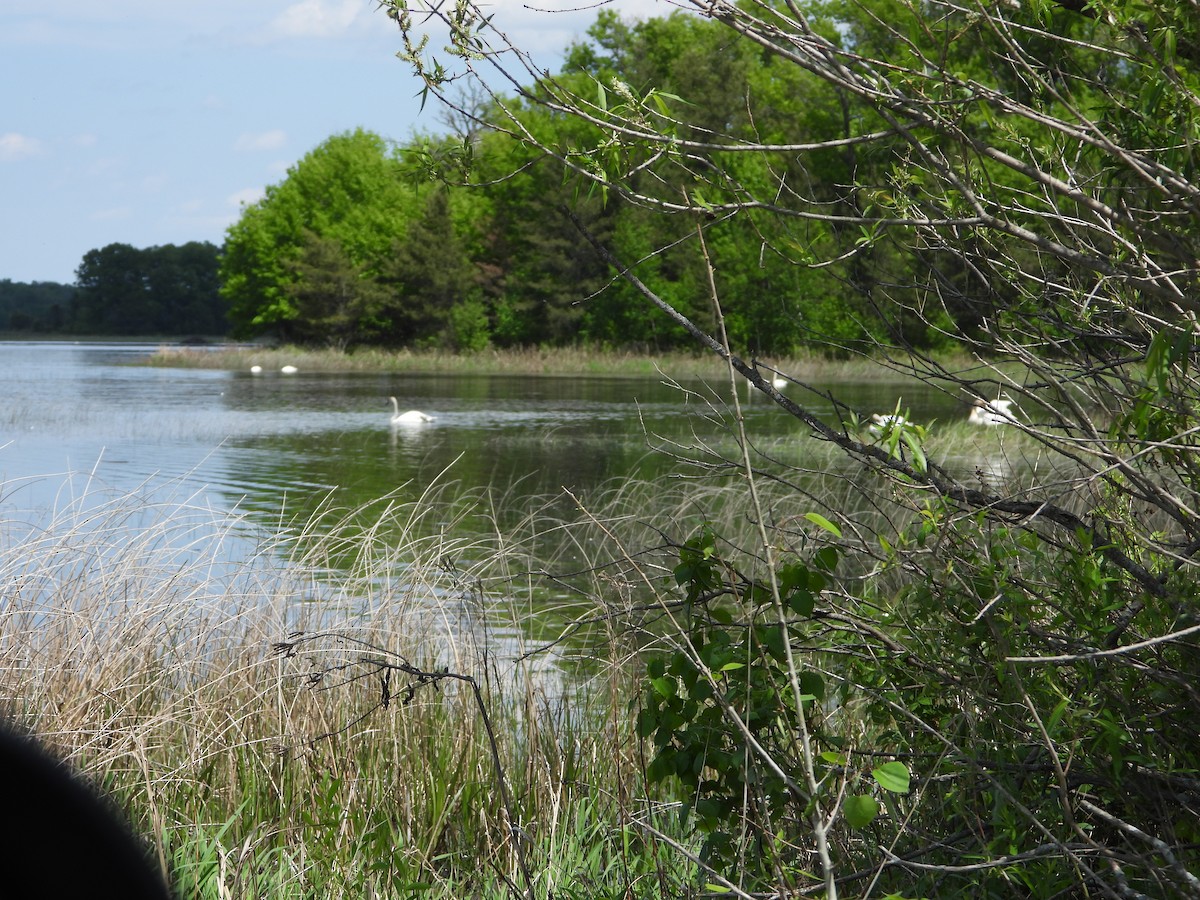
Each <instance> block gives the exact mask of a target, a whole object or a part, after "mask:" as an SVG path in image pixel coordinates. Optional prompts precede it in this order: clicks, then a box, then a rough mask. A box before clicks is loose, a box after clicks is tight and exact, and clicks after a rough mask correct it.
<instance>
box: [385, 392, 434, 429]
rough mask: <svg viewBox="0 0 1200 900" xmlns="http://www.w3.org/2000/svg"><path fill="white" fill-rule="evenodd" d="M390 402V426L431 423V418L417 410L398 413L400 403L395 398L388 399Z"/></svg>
mask: <svg viewBox="0 0 1200 900" xmlns="http://www.w3.org/2000/svg"><path fill="white" fill-rule="evenodd" d="M388 399H389V400H391V401H392V424H393V425H424V424H425V423H426V422H432V421H433V416H431V415H427V414H426V413H423V412H421V411H420V410H419V409H410V410H409V411H408V412H400V403H399V401H397V400H396V398H395V397H388Z"/></svg>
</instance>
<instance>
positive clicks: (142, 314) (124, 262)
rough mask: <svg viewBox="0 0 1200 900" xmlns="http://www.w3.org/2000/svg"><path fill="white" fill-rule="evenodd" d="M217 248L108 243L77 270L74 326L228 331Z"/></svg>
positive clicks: (98, 330) (97, 330)
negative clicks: (222, 298) (221, 295)
mask: <svg viewBox="0 0 1200 900" xmlns="http://www.w3.org/2000/svg"><path fill="white" fill-rule="evenodd" d="M219 254H220V251H219V249H218V248H217V247H216V246H215V245H213V244H209V243H201V242H195V241H193V242H191V243H188V244H184V245H183V246H175V245H173V244H167V245H165V246H162V247H148V248H145V249H138V248H136V247H133V246H130V245H129V244H109V245H108V246H106V247H102V248H100V249H98V250H90V251H88V252H87V253H86V254H84V257H83V260H82V262H81V263H80V265H79V268H78V269H77V270H76V277H77V282H76V283H77V286H78V294H77V302H76V304H75V313H74V319H75V320H74V322H73V329H74V330H75V331H79V332H84V333H91V334H126V335H145V334H210V335H216V334H224V333H225V331H226V325H225V319H224V307H223V304H222V302H221V298H220V295H219V292H218V281H217V268H218V257H219Z"/></svg>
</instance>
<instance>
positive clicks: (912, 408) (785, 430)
mask: <svg viewBox="0 0 1200 900" xmlns="http://www.w3.org/2000/svg"><path fill="white" fill-rule="evenodd" d="M154 349H155V347H154V346H151V345H135V344H124V345H113V344H69V343H45V344H13V343H8V344H0V379H2V380H3V383H4V384H5V388H6V398H5V399H6V402H5V404H4V406H3V412H2V413H0V445H3V446H2V449H0V478H5V479H25V478H31V477H34V478H35V479H36V482H31V483H30V485H29V487H28V490H26V494H28V495H37V496H36V497H32V499H34V500H37V499H40V500H42V501H44V502H45V503H47V504H52V503H53V502H54V494H55V492H56V491H57V490H58V487H59V486H60V485H61V483H62V478H63V477H64V476H65V474H66V473H70V472H79V471H95V474H96V477H97V478H99V479H101V480H102V481H103V482H104V483H105V484H106V485H108V486H109V487H110V488H113V489H115V490H120V489H122V488H126V489H130V490H133V489H136V488H137V487H138V485H140V484H142V483H144V482H146V481H148V480H154V479H172V480H179V481H181V482H184V483H187V484H189V485H193V486H195V488H196V490H198V491H201V492H203V493H205V494H206V496H208V497H209V498H211V500H212V502H213V503H214V504H216V505H223V506H225V507H227V508H234V507H236V508H239V509H246V510H249V511H251V513H252V514H253V515H255V516H257V517H259V519H260V521H261V524H262V525H263V527H265V528H270V527H273V525H274V524H275V523H277V522H278V521H279V518H280V509H281V507H282V506H287V507H289V508H293V509H295V510H296V511H297V512H301V511H303V510H304V509H312V508H315V507H316V506H318V505H319V504H321V503H322V502H327V498H328V497H329V495H330V494H331V493H336V494H337V495H338V501H337V502H338V503H340V504H342V505H344V506H347V507H352V506H354V505H356V504H360V503H365V502H369V501H370V500H372V499H374V498H376V497H379V496H382V495H384V494H386V493H388V492H391V491H394V490H396V489H398V488H403V487H404V486H408V488H406V489H407V490H410V491H411V492H413V493H417V494H419V492H420V491H422V490H424V489H426V488H427V487H428V486H429V485H430V484H434V483H438V482H439V481H445V480H452V481H454V482H455V483H457V484H458V485H459V486H460V487H461V489H462V490H464V491H488V492H491V494H492V495H493V496H496V497H502V498H503V502H504V504H505V506H504V508H503V509H499V510H498V512H499V515H500V517H501V518H505V517H508V518H519V517H520V516H522V515H525V514H526V512H527V509H528V507H529V506H530V505H532V504H535V503H539V502H542V498H544V497H546V496H556V495H557V496H561V495H562V493H563V491H564V489H567V490H570V491H572V492H574V493H576V494H583V495H587V494H589V492H592V491H596V490H600V489H601V487H602V486H605V485H608V484H610V483H612V482H613V481H614V480H621V479H626V480H634V479H657V478H661V477H663V476H665V475H671V474H677V473H679V472H680V471H681V470H686V471H687V472H688V473H689V474H690V473H692V470H691V469H690V468H689V467H688V466H687V464H686V461H681V460H680V459H678V458H676V457H679V456H683V457H686V456H688V455H690V454H693V453H701V454H703V453H705V452H706V451H705V450H704V448H705V447H707V446H715V447H716V448H717V449H718V451H719V452H721V453H726V452H727V451H728V450H729V448H730V447H731V444H730V441H731V440H732V439H731V437H730V433H731V432H730V424H731V417H730V411H729V409H728V408H727V405H726V404H727V400H728V397H727V393H728V385H726V384H723V383H720V382H718V383H717V384H716V386H712V385H709V384H706V383H704V382H699V381H691V382H682V383H679V384H670V383H666V380H665V379H663V378H661V377H657V376H656V377H649V378H605V377H544V376H543V377H530V376H520V375H413V374H391V373H377V374H361V373H348V374H321V373H314V372H306V371H304V370H301V371H299V372H297V373H296V374H293V375H283V374H281V373H279V372H273V371H265V372H263V373H261V374H257V375H255V374H252V373H250V372H220V371H204V370H190V369H159V368H149V367H146V366H143V365H138V364H137V363H139V362H140V361H143V360H144V359H145V358H146V357H147V356H149V355H150V354H151V353H152V352H153V351H154ZM836 392H837V396H838V397H839V398H840V399H841V400H842V401H843V402H844V403H846V404H847V405H848V406H849V407H850V408H852V409H856V410H860V411H862V412H863V413H864V414H865V413H866V412H868V411H872V410H881V409H882V410H890V409H894V408H895V405H896V403H897V401H898V398H899V397H900V396H901V395H902V396H903V400H902V402H903V406H904V408H905V409H907V410H909V413H910V415H911V417H912V418H913V419H914V420H918V421H924V422H928V421H930V420H935V419H936V420H940V421H953V420H957V419H959V418H961V416H962V415H963V413H962V405H961V404H960V403H958V402H956V401H954V400H953V399H952V398H947V397H946V396H944V395H943V394H941V393H940V392H938V391H936V390H933V389H926V388H920V387H914V386H913V385H911V384H908V385H905V386H904V387H903V390H901V389H900V387H899V386H898V385H895V384H887V383H882V382H863V383H859V384H855V383H844V384H839V385H837V386H836ZM391 396H395V397H396V398H397V402H398V404H399V407H400V408H401V409H408V408H414V409H420V410H424V411H426V412H428V413H430V414H432V415H434V416H436V418H435V419H434V421H432V422H429V423H426V424H425V425H424V426H423V427H421V428H415V429H414V428H396V427H392V426H391V415H392V409H391V404H390V402H389V400H388V398H389V397H391ZM789 396H792V397H793V398H794V399H797V400H801V401H802V402H804V403H806V404H807V405H809V406H810V407H811V408H813V409H814V411H816V412H817V413H818V414H821V415H826V416H832V415H833V412H834V410H833V405H832V403H831V402H829V401H828V400H827V399H822V398H821V397H820V396H817V395H811V394H809V395H804V396H801V394H800V388H799V386H798V385H791V386H789ZM743 414H744V416H745V418H746V423H747V428H748V430H749V432H750V433H751V434H752V435H753V436H754V440H755V441H756V442H758V443H759V444H761V445H763V446H771V447H773V448H775V449H776V450H777V452H778V454H779V456H780V458H781V459H784V460H791V461H798V462H801V463H802V462H803V460H802V459H798V457H799V456H801V455H802V454H803V453H805V452H806V451H805V450H804V447H805V443H804V441H803V438H804V435H805V433H806V429H805V428H804V426H803V425H802V424H800V423H798V422H797V421H795V420H794V419H792V418H791V417H789V416H788V415H787V414H786V413H784V412H782V411H781V410H779V409H778V408H776V407H775V406H774V405H773V404H770V403H768V402H765V401H763V400H762V398H756V400H755V401H754V402H752V403H749V404H747V405H746V406H745V407H744V408H743ZM654 447H660V448H666V451H667V452H653V450H652V448H654ZM1004 462H1005V460H1004V457H1003V456H1000V457H997V458H995V459H993V458H991V457H986V458H982V459H979V460H967V459H964V460H963V461H962V465H963V467H964V468H965V469H966V471H967V472H968V473H970V472H972V471H974V469H975V467H978V468H979V470H980V472H981V473H982V475H983V477H986V478H989V479H992V478H1002V477H1005V475H1006V474H1007V471H1008V470H1007V469H1006V468H1005V467H1004ZM55 473H57V474H55Z"/></svg>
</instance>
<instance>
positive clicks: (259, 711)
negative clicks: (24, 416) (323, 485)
mask: <svg viewBox="0 0 1200 900" xmlns="http://www.w3.org/2000/svg"><path fill="white" fill-rule="evenodd" d="M451 508H453V509H457V510H459V514H462V515H465V514H466V513H467V510H468V509H469V504H464V503H458V504H457V505H454V504H452V505H451ZM434 509H437V510H438V513H437V514H438V515H440V516H443V517H445V516H446V515H447V513H446V510H447V505H446V504H445V503H442V502H440V501H439V497H438V496H436V492H434V493H431V494H429V495H427V496H425V497H423V498H421V499H420V500H419V501H416V502H413V503H400V502H399V501H397V500H396V499H395V498H383V499H381V500H380V501H378V502H377V503H375V504H372V506H371V507H370V508H368V509H362V510H354V511H345V510H334V509H325V510H323V511H321V512H320V513H319V514H318V516H317V517H315V518H314V519H313V520H310V521H306V522H302V523H297V524H296V526H295V527H292V528H290V529H288V528H285V529H284V530H283V534H282V536H280V537H278V538H276V537H265V536H261V535H258V536H256V535H255V534H254V532H253V531H252V530H251V529H250V528H249V527H248V525H247V523H246V522H245V521H243V520H242V519H241V518H240V517H238V516H237V515H226V514H224V513H220V512H217V511H214V510H212V509H209V508H208V507H206V506H205V505H204V504H202V503H200V502H199V501H198V500H197V499H196V498H194V497H187V496H185V497H182V498H179V497H175V496H171V495H170V491H169V490H168V491H166V492H165V495H160V494H155V493H154V492H149V491H148V492H139V493H138V494H137V495H136V496H132V495H120V496H106V495H104V494H103V493H102V492H83V493H81V494H80V495H78V496H77V497H76V499H75V500H73V501H70V502H68V503H65V504H64V505H63V506H62V507H61V508H59V509H57V510H55V511H52V512H50V513H48V514H43V513H38V512H36V511H30V512H29V513H28V514H27V515H26V516H25V517H24V519H25V521H26V522H27V523H28V525H29V527H22V528H20V529H14V530H11V531H10V533H9V534H7V535H6V536H5V539H4V542H3V547H2V548H0V583H3V584H4V585H5V600H4V603H3V606H2V607H0V708H2V709H3V710H4V711H5V712H6V713H7V714H8V716H9V717H11V718H13V719H15V720H16V721H17V722H19V723H20V724H21V725H22V726H24V727H26V728H28V729H30V730H31V731H33V732H35V733H36V734H37V735H38V736H39V737H40V738H41V739H42V740H43V741H44V742H45V743H47V744H48V745H50V746H51V747H52V748H53V749H55V750H56V751H57V752H58V753H59V754H61V755H62V756H64V757H66V758H68V759H70V760H71V761H72V762H73V763H74V764H75V765H77V766H78V767H79V768H81V769H82V770H84V771H85V772H86V773H88V774H89V775H90V776H91V777H93V778H95V779H96V780H97V781H99V782H101V783H103V784H104V785H106V786H107V787H108V788H109V789H110V790H112V791H113V792H114V793H115V794H116V795H118V796H119V797H120V798H122V799H123V801H124V802H125V803H126V805H127V806H128V808H129V809H130V812H131V815H132V817H133V819H134V820H135V822H136V825H137V827H138V828H139V829H140V830H141V831H142V832H143V833H144V834H146V835H147V836H148V837H149V838H150V839H151V840H153V842H154V844H155V848H156V851H157V853H158V855H159V858H160V860H161V862H162V865H163V866H164V867H165V868H168V869H170V870H173V871H174V873H175V876H176V879H177V881H178V882H179V884H180V889H181V891H182V892H183V893H184V895H185V896H196V897H202V896H203V897H207V896H213V897H231V896H244V897H258V896H319V897H342V896H346V897H349V896H355V897H358V896H364V895H366V894H369V893H371V892H373V891H378V892H380V893H387V892H393V891H395V890H396V889H397V886H399V885H403V884H423V885H427V886H428V887H427V888H424V889H423V890H428V891H429V892H431V895H432V896H457V895H461V894H462V893H463V892H464V891H465V892H468V893H471V894H473V895H474V894H480V893H489V892H493V893H497V894H501V893H505V892H506V890H507V889H506V888H505V887H504V879H506V878H507V879H511V880H512V882H513V883H516V884H521V883H523V878H524V876H523V875H522V865H521V863H522V855H524V856H525V857H527V859H526V860H525V863H526V866H527V867H528V868H529V869H530V871H531V872H532V873H533V874H532V876H531V877H534V878H538V879H543V880H545V879H550V878H554V877H569V875H567V876H564V874H563V869H564V866H565V867H566V869H567V870H571V869H572V868H573V867H577V866H579V865H584V864H585V862H584V860H583V858H582V856H580V857H579V858H574V857H572V858H570V859H568V858H566V857H564V856H563V855H562V854H563V853H565V852H567V851H566V849H565V848H568V847H574V848H575V850H572V851H571V852H572V853H574V852H577V851H578V852H580V853H582V848H581V847H580V846H579V845H578V842H579V841H584V840H585V838H586V834H587V832H582V833H579V834H575V835H570V834H567V833H565V832H564V829H565V828H567V827H568V821H569V820H570V819H572V818H574V817H576V816H582V817H583V818H587V819H591V820H592V825H591V826H590V827H591V828H593V829H598V831H597V832H596V835H595V837H594V840H592V841H591V849H592V850H594V849H595V847H597V846H601V845H603V844H604V841H606V840H608V839H609V837H611V835H608V836H606V834H607V831H606V830H610V829H613V828H617V829H618V830H619V827H618V824H617V823H618V822H619V821H620V819H621V817H620V816H619V815H618V814H617V812H616V805H617V804H618V803H620V802H627V800H628V797H627V794H626V791H627V790H628V788H629V786H631V785H633V784H634V783H636V781H637V775H636V769H635V767H634V766H633V761H632V757H631V755H630V754H631V752H632V751H631V749H630V747H631V745H630V742H629V735H628V733H627V732H628V727H627V723H625V724H623V723H622V721H621V719H620V717H612V716H607V715H606V713H605V712H604V710H606V709H608V708H609V707H610V701H614V700H616V703H615V704H613V708H622V706H623V703H624V699H619V700H618V699H617V698H615V697H614V696H604V695H602V692H597V691H591V692H579V691H576V690H574V689H573V687H572V689H566V688H568V687H571V686H570V685H569V683H568V682H567V681H566V680H565V679H564V677H563V676H562V674H561V673H556V672H555V671H554V670H553V667H550V668H547V667H545V666H543V667H542V668H540V669H538V670H536V671H535V670H534V669H532V668H531V666H530V665H528V664H517V663H514V661H513V657H514V656H515V655H516V649H517V642H516V639H515V638H513V637H510V636H506V635H505V634H503V633H501V634H499V635H496V634H492V633H490V631H489V629H490V627H491V626H489V625H488V624H487V622H486V620H485V616H484V613H485V610H484V606H485V605H487V604H488V603H493V602H496V600H497V598H494V597H493V598H488V597H487V596H485V594H484V593H483V591H482V588H481V584H482V582H481V580H480V579H481V577H482V574H483V568H484V567H486V565H488V560H489V554H490V553H493V552H494V547H495V541H494V540H491V539H488V540H487V541H483V540H481V539H480V538H478V537H461V538H460V537H455V536H453V533H454V532H455V530H456V528H455V525H456V523H455V521H453V520H451V521H446V522H444V523H443V526H444V527H441V528H438V529H429V528H426V527H423V526H422V520H423V519H424V518H425V517H427V516H429V515H431V514H432V513H431V511H432V510H434ZM431 532H432V534H431ZM231 551H232V555H231ZM452 560H457V561H459V562H458V564H456V565H452V564H451V562H450V561H452ZM418 670H419V671H421V672H426V673H440V672H443V671H449V672H450V673H453V674H455V675H463V676H469V677H470V678H472V679H474V682H475V683H476V684H477V685H478V687H479V691H480V694H479V696H480V698H481V699H482V701H483V704H484V709H485V710H486V713H487V716H488V718H489V720H490V723H491V725H492V726H493V728H494V732H495V737H496V746H495V753H493V747H492V744H491V741H490V739H489V736H488V733H487V730H486V729H485V727H484V723H485V720H484V717H483V716H482V715H481V710H480V706H479V704H477V702H476V697H475V694H474V691H473V690H472V688H471V684H470V683H468V682H465V681H463V680H461V679H439V678H428V677H421V676H419V675H417V674H415V673H416V672H417V671H418ZM611 674H613V675H615V674H616V673H615V670H614V671H613V672H612V673H611ZM385 678H386V679H387V683H388V686H387V687H386V688H384V686H383V685H384V679H385ZM603 686H604V687H605V688H606V689H611V690H616V691H620V690H623V689H624V687H623V685H622V683H621V682H620V679H619V678H617V679H616V680H612V679H610V680H609V681H608V682H607V683H606V684H605V685H603ZM597 701H599V706H595V705H593V704H595V703H596V702H597ZM496 754H498V755H496ZM497 759H498V760H499V761H500V765H501V768H502V770H503V774H504V777H505V778H506V781H505V784H506V786H507V788H508V790H509V791H510V792H511V797H512V804H511V816H512V817H513V818H516V819H517V820H519V821H516V822H512V821H511V820H510V810H509V809H508V808H506V804H504V803H503V802H502V800H501V797H500V795H499V793H498V790H497V786H498V784H499V782H498V781H497V778H498V777H499V773H498V771H497V766H496V761H497ZM621 798H624V799H621ZM581 804H582V807H586V808H587V809H588V810H590V812H589V813H587V814H586V815H585V814H584V813H583V812H582V811H581V809H582V808H581ZM510 824H512V825H519V826H520V827H521V828H523V829H526V830H527V831H529V832H531V833H534V834H536V840H535V841H534V842H533V843H532V844H530V845H529V846H528V847H524V845H523V844H521V843H520V842H514V840H513V839H512V838H511V837H510V830H509V826H510ZM585 842H586V841H585ZM521 848H524V852H523V854H519V853H517V852H516V851H517V850H518V849H521ZM606 858H607V857H606ZM593 863H595V865H599V862H596V861H593V862H592V863H586V864H587V865H593ZM602 868H604V870H605V871H608V863H607V862H605V863H604V866H602ZM554 873H558V875H555V874H554ZM593 874H595V873H593Z"/></svg>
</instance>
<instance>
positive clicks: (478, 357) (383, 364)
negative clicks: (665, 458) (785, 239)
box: [150, 346, 965, 381]
mask: <svg viewBox="0 0 1200 900" xmlns="http://www.w3.org/2000/svg"><path fill="white" fill-rule="evenodd" d="M761 362H762V364H763V366H764V367H769V368H773V369H777V370H779V371H781V372H785V373H787V374H788V375H789V376H791V377H793V378H796V379H798V380H802V381H803V380H817V379H843V380H852V381H871V380H894V379H895V378H896V377H897V375H896V372H895V371H894V370H892V369H890V368H888V367H885V366H883V365H881V364H879V363H878V362H875V361H873V360H871V359H867V358H864V357H850V358H846V359H835V358H831V357H828V356H824V355H821V354H818V353H811V354H804V355H799V356H793V357H790V358H787V359H771V360H762V361H761ZM150 363H151V365H155V366H176V367H189V368H214V369H227V370H230V371H246V370H249V368H250V367H251V366H255V365H258V366H262V367H263V369H264V371H267V372H272V371H275V372H277V371H279V369H280V368H282V367H283V366H285V365H293V366H296V368H297V369H299V370H300V371H302V372H305V371H306V372H406V373H442V372H452V373H459V374H513V375H604V376H628V377H652V376H656V375H658V374H659V373H660V372H664V373H667V374H669V375H670V376H671V377H673V378H681V379H688V378H718V377H723V376H724V375H725V372H726V369H725V364H724V363H723V362H722V361H721V360H720V359H718V358H717V357H715V356H713V355H712V354H697V353H681V352H671V353H663V354H648V353H630V352H623V351H608V350H597V349H587V348H572V347H566V348H553V347H549V348H526V349H511V350H485V351H481V352H479V353H472V354H455V353H446V352H442V351H436V350H430V351H412V350H396V351H388V350H377V349H370V348H362V349H358V350H354V351H350V352H344V351H340V350H320V349H311V348H299V347H252V346H219V347H211V348H207V347H205V348H195V347H177V346H164V347H162V348H160V349H159V350H158V352H157V353H155V355H154V356H153V357H152V358H151V360H150ZM964 365H965V363H964ZM763 371H764V374H769V373H768V372H767V368H764V370H763Z"/></svg>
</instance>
